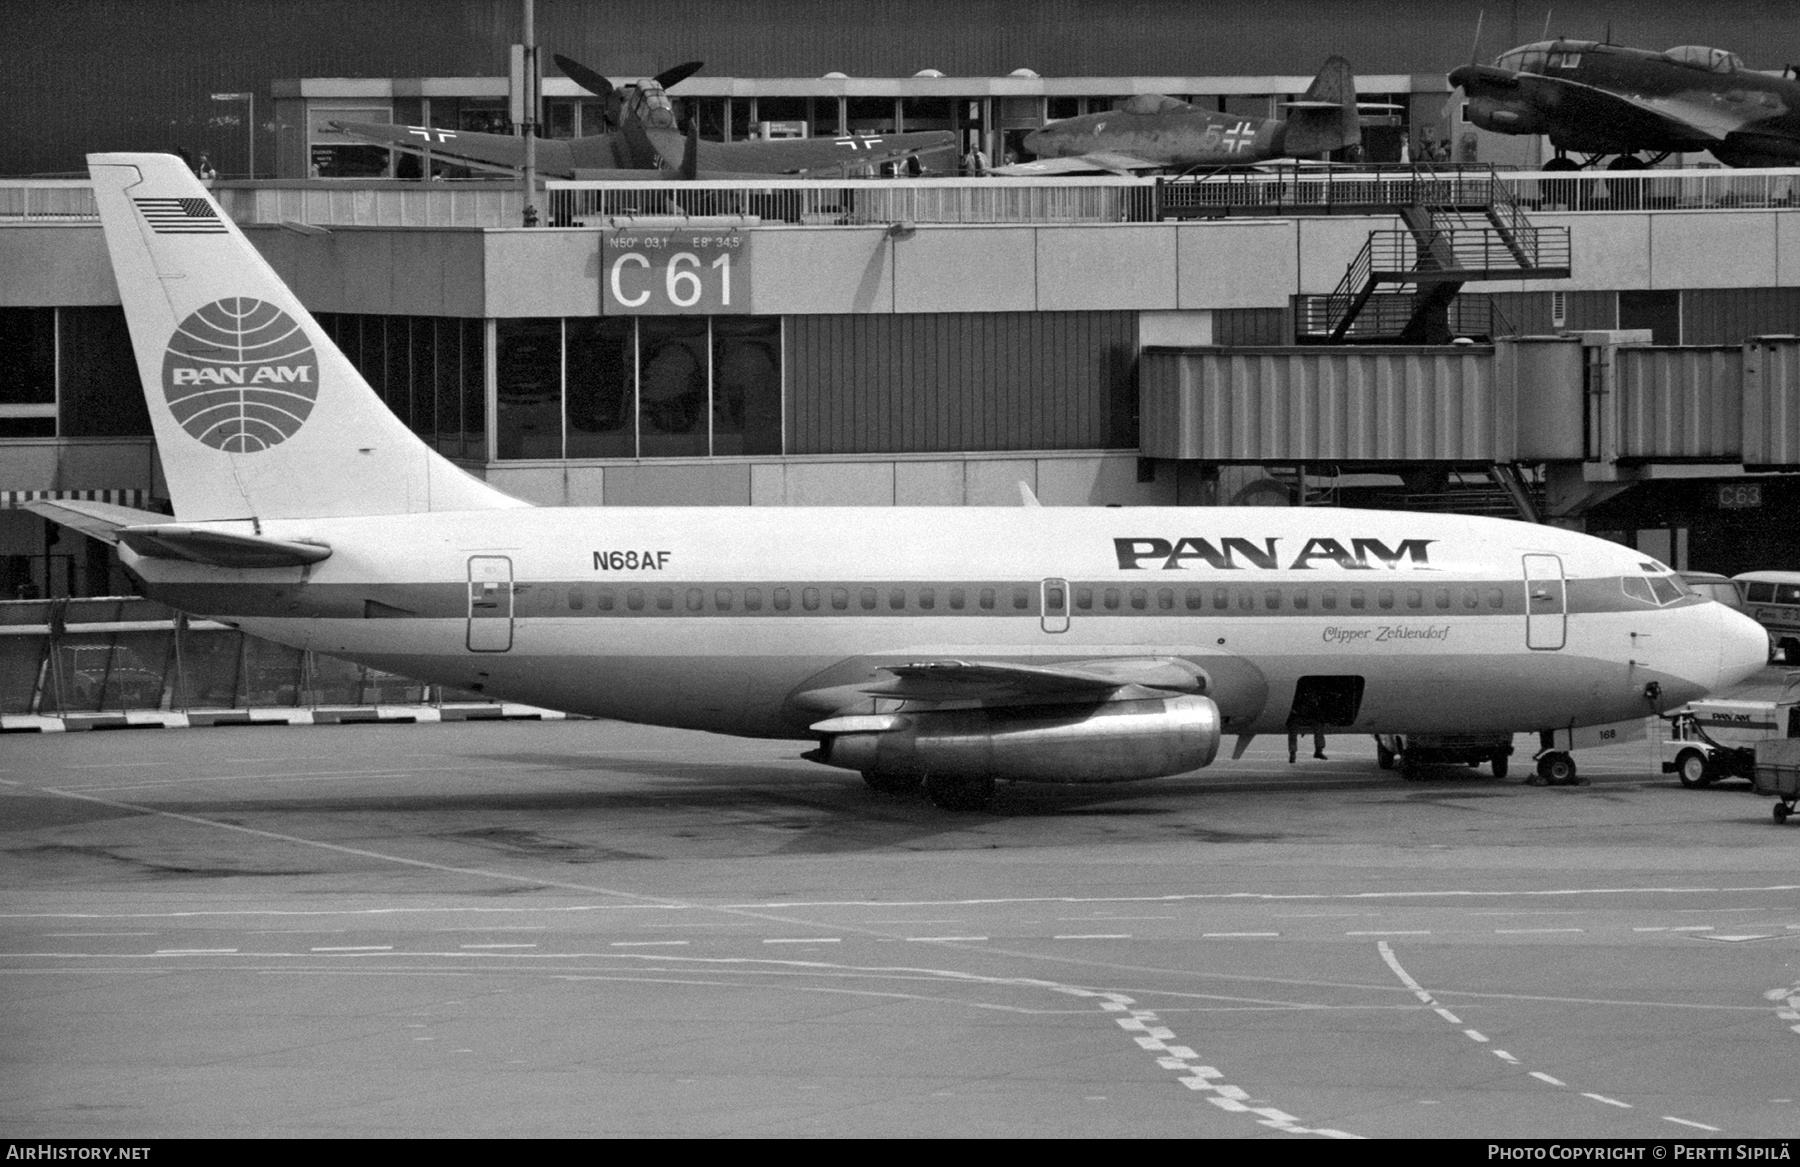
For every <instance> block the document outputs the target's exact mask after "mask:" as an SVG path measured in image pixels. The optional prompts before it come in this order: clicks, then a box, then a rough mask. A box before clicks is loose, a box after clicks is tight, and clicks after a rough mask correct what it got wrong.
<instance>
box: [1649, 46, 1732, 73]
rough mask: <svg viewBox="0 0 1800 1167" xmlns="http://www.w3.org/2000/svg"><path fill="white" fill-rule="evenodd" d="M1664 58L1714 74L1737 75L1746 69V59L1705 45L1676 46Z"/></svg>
mask: <svg viewBox="0 0 1800 1167" xmlns="http://www.w3.org/2000/svg"><path fill="white" fill-rule="evenodd" d="M1663 56H1664V57H1666V58H1668V59H1669V60H1671V61H1673V62H1675V63H1676V64H1677V65H1687V66H1689V67H1691V68H1695V69H1706V70H1709V71H1710V72H1713V73H1735V72H1737V71H1738V70H1739V69H1742V68H1743V67H1744V59H1743V58H1742V57H1740V56H1738V55H1737V54H1736V53H1728V52H1726V51H1725V50H1724V49H1713V48H1708V47H1707V46H1705V45H1676V46H1675V47H1674V48H1672V49H1670V50H1669V51H1668V52H1666V53H1664V54H1663Z"/></svg>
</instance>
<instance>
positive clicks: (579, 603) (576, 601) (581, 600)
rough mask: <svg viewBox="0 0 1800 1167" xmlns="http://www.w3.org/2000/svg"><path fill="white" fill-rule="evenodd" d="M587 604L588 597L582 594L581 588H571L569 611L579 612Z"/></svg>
mask: <svg viewBox="0 0 1800 1167" xmlns="http://www.w3.org/2000/svg"><path fill="white" fill-rule="evenodd" d="M586 606H587V598H586V597H585V596H583V595H582V594H581V589H580V588H570V589H569V611H571V612H579V611H581V609H582V608H584V607H586Z"/></svg>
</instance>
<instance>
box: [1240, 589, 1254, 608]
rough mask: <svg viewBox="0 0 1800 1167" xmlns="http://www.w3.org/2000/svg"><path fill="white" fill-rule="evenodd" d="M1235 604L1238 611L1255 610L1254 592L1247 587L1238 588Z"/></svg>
mask: <svg viewBox="0 0 1800 1167" xmlns="http://www.w3.org/2000/svg"><path fill="white" fill-rule="evenodd" d="M1237 606H1238V611H1240V612H1252V611H1255V610H1256V593H1255V592H1253V591H1251V590H1250V589H1249V588H1239V589H1238V590H1237Z"/></svg>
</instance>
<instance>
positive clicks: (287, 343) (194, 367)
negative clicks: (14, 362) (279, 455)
mask: <svg viewBox="0 0 1800 1167" xmlns="http://www.w3.org/2000/svg"><path fill="white" fill-rule="evenodd" d="M163 393H164V395H165V397H166V398H167V399H168V402H169V410H170V412H172V413H174V415H175V420H176V421H178V422H180V423H181V428H182V429H185V430H186V431H187V432H188V433H190V434H192V435H194V437H196V438H198V439H200V441H202V442H204V443H206V444H207V445H209V446H211V447H212V448H213V449H215V450H224V451H225V452H226V453H229V454H254V453H256V452H257V451H259V450H266V449H268V448H269V447H270V446H275V445H279V444H280V443H282V442H284V441H286V440H287V439H288V438H291V437H293V436H294V435H295V434H296V433H298V432H299V430H300V426H301V425H302V424H303V423H304V422H305V421H306V418H307V416H308V415H309V414H311V413H312V410H313V404H314V402H316V401H317V400H318V397H319V358H318V356H317V355H316V354H315V353H314V352H313V347H312V342H310V341H309V340H307V339H306V332H305V330H303V329H302V328H301V327H300V323H299V322H298V321H296V320H295V319H294V318H293V317H292V316H289V315H288V314H287V313H286V312H283V311H282V310H281V309H279V308H277V307H275V306H274V305H273V304H270V303H268V302H267V301H264V300H256V299H252V298H250V297H248V296H231V297H227V298H226V299H223V300H214V301H213V302H212V303H210V304H208V305H206V306H205V307H204V308H201V309H199V310H198V311H196V312H194V313H193V314H192V315H190V316H189V317H188V318H187V319H186V320H183V321H182V322H181V327H180V328H178V329H176V330H175V335H174V336H172V337H170V338H169V350H168V354H167V355H166V356H165V357H164V358H163Z"/></svg>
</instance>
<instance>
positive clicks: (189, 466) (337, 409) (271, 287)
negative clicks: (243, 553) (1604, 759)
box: [88, 154, 528, 523]
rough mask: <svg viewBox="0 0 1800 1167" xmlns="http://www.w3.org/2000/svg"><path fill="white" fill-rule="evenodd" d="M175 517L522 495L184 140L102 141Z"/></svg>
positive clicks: (117, 267)
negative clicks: (289, 272)
mask: <svg viewBox="0 0 1800 1167" xmlns="http://www.w3.org/2000/svg"><path fill="white" fill-rule="evenodd" d="M88 170H89V172H90V173H91V174H92V175H93V179H94V199H95V202H96V203H97V204H98V206H99V210H100V224H101V227H102V228H103V229H104V231H105V234H106V246H107V250H108V252H109V253H110V254H111V256H112V265H113V275H114V277H115V279H116V281H117V283H118V286H119V297H120V299H121V300H122V301H123V302H124V305H125V322H126V325H127V326H128V327H129V329H130V332H131V344H132V348H133V350H134V351H135V352H136V355H137V363H138V376H139V378H140V379H141V380H142V382H143V386H144V395H145V397H146V398H147V399H148V404H149V406H150V418H151V423H152V426H153V428H154V429H155V431H156V445H157V451H158V453H159V454H160V455H161V457H162V465H163V471H164V475H165V477H166V478H167V480H168V484H169V496H170V499H171V501H173V503H174V504H175V517H176V518H177V519H178V520H180V521H181V522H184V523H187V522H201V521H206V520H213V519H290V518H328V517H340V516H350V515H384V514H410V513H417V512H422V511H451V510H486V509H494V508H500V507H522V506H526V505H528V504H526V503H522V502H520V501H519V500H517V499H514V498H511V497H509V496H507V495H505V494H502V493H501V492H500V491H497V490H495V489H494V488H492V487H490V486H488V485H486V484H485V483H483V482H481V481H479V480H478V479H476V478H474V477H473V476H471V475H470V474H468V473H467V472H465V471H463V470H462V469H460V468H459V467H457V466H456V465H454V464H453V463H451V462H450V461H449V460H448V459H446V458H444V457H442V456H440V455H439V454H438V453H437V452H436V451H435V450H433V449H431V448H430V447H429V446H427V445H426V444H425V443H424V442H423V441H421V440H420V439H419V438H418V437H417V436H416V435H415V434H413V432H412V431H411V430H409V429H408V428H407V427H406V426H405V424H404V423H402V422H401V421H400V419H399V418H397V417H395V416H394V414H393V413H392V412H391V411H390V410H389V409H388V407H387V406H386V404H384V403H383V402H382V400H381V398H380V397H378V396H376V394H375V391H374V390H373V389H371V388H369V384H368V382H367V381H365V380H363V378H362V375H361V374H360V373H358V372H357V371H356V367H355V366H354V365H352V364H351V363H350V361H349V359H348V358H346V357H345V356H344V354H343V353H342V352H340V351H339V350H338V347H337V345H336V344H334V343H333V342H332V340H331V337H330V336H329V335H327V334H326V332H325V330H324V329H323V328H321V327H320V326H319V323H318V322H317V321H316V320H314V319H313V317H312V314H311V313H310V312H308V311H307V310H306V309H305V308H304V307H302V306H301V304H300V301H299V300H298V299H297V298H296V297H295V296H294V294H293V293H292V292H290V291H289V290H288V288H287V285H286V284H284V283H283V282H282V281H281V278H280V277H279V276H277V275H276V274H275V271H274V269H272V268H271V267H270V266H269V265H268V264H267V263H266V262H265V261H264V260H263V258H262V256H261V255H260V254H259V253H258V252H257V250H256V249H255V248H254V247H252V246H251V245H250V242H249V241H248V240H247V239H245V238H244V234H243V232H241V231H240V230H238V227H237V224H235V223H233V222H232V221H231V219H230V217H229V216H227V215H226V214H225V213H224V212H223V211H221V210H220V209H219V204H218V203H216V202H214V201H213V199H212V197H211V196H210V195H209V194H208V193H207V191H206V189H205V188H204V187H202V186H201V185H200V182H199V180H198V179H196V178H195V177H194V175H193V173H192V172H191V171H189V170H188V169H187V167H186V166H184V165H183V164H182V162H181V160H180V159H179V158H177V157H175V156H174V155H173V154H90V155H89V156H88Z"/></svg>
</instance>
